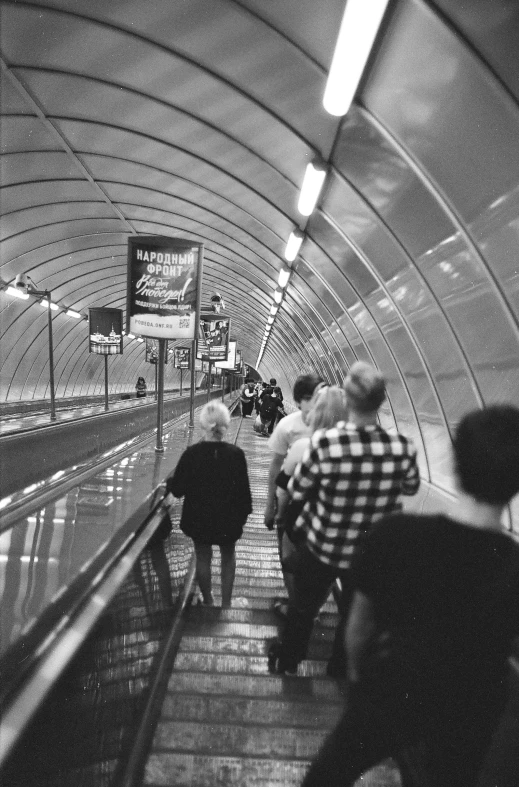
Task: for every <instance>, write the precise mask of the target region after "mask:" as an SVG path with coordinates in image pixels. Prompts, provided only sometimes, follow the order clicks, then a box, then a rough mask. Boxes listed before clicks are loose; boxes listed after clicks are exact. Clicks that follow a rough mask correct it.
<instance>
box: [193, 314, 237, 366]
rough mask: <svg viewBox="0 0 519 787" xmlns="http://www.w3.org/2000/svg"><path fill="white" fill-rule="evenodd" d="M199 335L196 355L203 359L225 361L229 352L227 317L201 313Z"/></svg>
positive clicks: (228, 324) (228, 322)
mask: <svg viewBox="0 0 519 787" xmlns="http://www.w3.org/2000/svg"><path fill="white" fill-rule="evenodd" d="M200 327H201V336H200V339H201V341H200V344H199V353H197V356H198V357H200V358H202V360H204V361H211V362H215V361H226V360H227V354H228V352H229V329H230V319H229V317H220V316H217V315H214V314H212V315H202V317H201V318H200Z"/></svg>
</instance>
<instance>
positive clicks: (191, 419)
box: [189, 339, 196, 429]
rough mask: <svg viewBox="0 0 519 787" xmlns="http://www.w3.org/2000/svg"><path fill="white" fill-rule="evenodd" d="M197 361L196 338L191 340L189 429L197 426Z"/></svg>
mask: <svg viewBox="0 0 519 787" xmlns="http://www.w3.org/2000/svg"><path fill="white" fill-rule="evenodd" d="M195 362H196V339H193V341H192V342H191V397H190V400H189V429H194V428H195V388H196V386H195Z"/></svg>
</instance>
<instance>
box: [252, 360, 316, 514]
mask: <svg viewBox="0 0 519 787" xmlns="http://www.w3.org/2000/svg"><path fill="white" fill-rule="evenodd" d="M272 379H274V378H272ZM274 382H275V380H274ZM320 384H322V378H321V377H319V376H318V375H316V374H302V375H300V376H299V377H298V378H297V379H296V381H295V383H294V388H293V391H292V395H293V398H294V402H295V403H296V405H297V408H298V409H297V410H296V411H295V412H293V413H289V415H286V416H285V417H284V418H282V419H281V421H279V423H278V424H277V426H276V428H275V429H274V432H273V433H272V435H271V437H270V438H269V441H268V443H267V445H268V447H269V448H270V450H271V451H272V460H271V463H270V468H269V474H268V490H267V505H266V507H265V525H266V526H267V527H268V529H269V530H272V529H273V528H274V519H275V516H276V478H277V477H278V475H279V471H280V470H281V466H282V464H283V460H284V459H285V456H286V455H287V452H288V449H289V448H290V447H291V445H292V444H293V443H295V441H296V440H298V439H299V438H300V437H307V436H309V435H310V427H309V426H308V425H307V423H306V417H307V415H308V413H309V412H310V408H311V403H312V397H313V395H314V392H315V389H316V388H317V386H318V385H320Z"/></svg>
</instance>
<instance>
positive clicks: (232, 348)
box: [215, 340, 236, 369]
mask: <svg viewBox="0 0 519 787" xmlns="http://www.w3.org/2000/svg"><path fill="white" fill-rule="evenodd" d="M215 367H216V368H217V369H235V368H236V342H235V341H234V340H231V341H230V342H229V353H228V355H227V360H226V361H216V363H215Z"/></svg>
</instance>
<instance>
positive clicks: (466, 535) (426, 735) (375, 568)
mask: <svg viewBox="0 0 519 787" xmlns="http://www.w3.org/2000/svg"><path fill="white" fill-rule="evenodd" d="M453 452H454V460H455V471H456V477H457V482H458V486H459V489H460V495H459V499H458V502H457V505H456V509H455V511H456V519H453V518H451V517H449V516H446V515H443V514H438V515H428V516H419V515H413V514H395V515H393V516H391V517H387V518H386V519H384V520H381V521H380V523H378V524H377V525H375V526H374V527H373V529H372V530H371V531H370V532H369V534H368V535H367V536H366V538H365V540H364V542H363V545H362V548H361V549H359V551H358V552H357V555H356V557H355V559H354V562H353V566H352V569H351V572H352V581H353V585H354V589H355V595H354V599H353V603H352V608H351V612H350V616H349V619H348V624H347V629H346V637H345V643H346V651H347V658H348V694H347V696H348V701H347V705H346V709H345V713H344V715H343V717H342V719H341V721H340V722H339V724H338V726H337V727H336V729H335V731H334V732H333V733H332V734H331V735H330V736H329V737H328V739H327V740H326V741H325V743H324V746H323V747H322V749H321V751H320V752H319V754H318V756H317V758H316V759H315V761H314V762H313V764H312V766H311V767H310V770H309V771H308V773H307V775H306V778H305V779H304V781H303V785H304V787H322V785H326V787H348V785H353V784H354V783H355V781H356V780H357V779H358V778H359V776H360V775H361V774H362V773H364V772H365V771H366V770H368V769H369V768H371V767H373V766H374V765H375V764H377V763H378V762H380V761H381V760H383V759H386V758H388V757H393V758H394V759H395V760H396V761H397V762H398V764H399V765H400V767H401V772H402V775H403V777H404V780H405V778H406V777H410V774H411V773H412V774H413V777H412V778H411V783H412V784H414V785H420V787H425V785H427V786H428V787H431V786H432V787H474V785H475V784H476V780H477V776H478V773H479V772H480V769H481V767H482V763H483V761H484V757H485V753H486V751H487V750H488V748H489V745H490V741H491V737H492V734H493V731H494V729H495V728H496V726H497V723H498V721H499V718H500V715H501V714H502V711H503V709H504V704H505V700H506V685H507V675H508V670H509V665H508V658H509V656H510V655H511V652H512V649H513V642H514V639H515V638H516V637H517V636H519V545H518V544H517V543H516V541H515V540H514V539H513V537H512V536H511V535H510V534H508V533H506V532H505V531H504V529H503V527H502V525H501V521H502V515H503V513H504V509H505V507H506V505H507V504H508V503H509V502H510V500H511V499H512V498H513V497H514V496H515V495H516V494H517V493H518V492H519V472H518V468H519V410H518V409H517V408H515V407H511V406H493V407H489V408H487V409H484V410H481V411H477V412H474V413H470V414H468V415H467V416H465V417H464V418H463V419H462V421H461V422H460V424H459V426H458V428H457V431H456V435H455V439H454V445H453ZM516 775H517V780H516V782H515V783H517V784H519V773H518V774H516ZM405 783H407V782H405ZM510 783H511V782H510Z"/></svg>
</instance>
